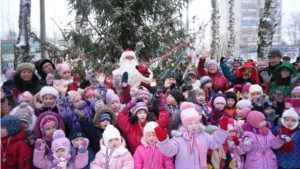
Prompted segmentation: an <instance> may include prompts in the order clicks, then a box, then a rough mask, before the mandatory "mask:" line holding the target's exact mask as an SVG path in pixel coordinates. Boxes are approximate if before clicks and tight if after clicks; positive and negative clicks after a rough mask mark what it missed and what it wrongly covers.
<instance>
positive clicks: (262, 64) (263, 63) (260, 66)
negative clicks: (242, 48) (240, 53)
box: [257, 60, 267, 71]
mask: <svg viewBox="0 0 300 169" xmlns="http://www.w3.org/2000/svg"><path fill="white" fill-rule="evenodd" d="M266 67H267V62H266V61H265V60H260V61H258V62H257V70H258V71H262V70H263V69H264V68H266Z"/></svg>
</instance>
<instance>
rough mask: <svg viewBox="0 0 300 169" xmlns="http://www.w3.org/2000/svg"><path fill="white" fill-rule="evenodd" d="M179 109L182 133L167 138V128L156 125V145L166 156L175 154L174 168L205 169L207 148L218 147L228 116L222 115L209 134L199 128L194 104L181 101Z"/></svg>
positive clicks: (222, 137) (225, 136)
mask: <svg viewBox="0 0 300 169" xmlns="http://www.w3.org/2000/svg"><path fill="white" fill-rule="evenodd" d="M180 109H181V114H180V117H181V121H182V124H183V127H181V129H180V131H181V132H182V135H181V136H176V137H173V138H172V139H169V138H168V135H167V129H162V128H161V127H160V126H158V127H156V128H155V129H154V131H155V134H156V136H157V139H158V142H157V146H158V147H159V149H160V151H161V152H162V153H163V154H164V155H166V156H168V157H172V156H175V155H176V161H175V168H189V169H196V168H197V169H199V168H201V169H206V168H207V164H206V155H207V151H208V149H216V148H218V147H220V146H221V145H222V144H223V143H224V142H225V140H226V138H227V136H228V132H227V125H228V118H227V117H223V118H222V120H221V122H220V128H219V129H218V130H217V132H216V133H215V134H214V135H209V134H207V133H205V132H204V131H202V130H201V129H200V128H199V115H198V113H197V111H196V110H195V106H194V104H192V103H190V102H183V103H182V104H181V106H180Z"/></svg>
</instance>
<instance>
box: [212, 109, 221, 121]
mask: <svg viewBox="0 0 300 169" xmlns="http://www.w3.org/2000/svg"><path fill="white" fill-rule="evenodd" d="M220 113H221V111H220V109H218V108H215V109H214V110H213V119H219V118H220V117H221V115H220Z"/></svg>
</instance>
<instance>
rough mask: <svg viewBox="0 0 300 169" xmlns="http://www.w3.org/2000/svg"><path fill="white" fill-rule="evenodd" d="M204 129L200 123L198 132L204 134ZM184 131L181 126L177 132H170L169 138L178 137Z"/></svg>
mask: <svg viewBox="0 0 300 169" xmlns="http://www.w3.org/2000/svg"><path fill="white" fill-rule="evenodd" d="M205 128H206V127H205V126H204V125H203V124H202V123H200V125H199V130H198V132H204V131H205ZM186 131H187V130H186V129H185V128H184V127H182V126H181V127H180V128H179V129H178V130H172V131H171V136H172V137H180V136H182V134H183V133H184V132H186Z"/></svg>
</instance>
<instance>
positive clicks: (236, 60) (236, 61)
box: [233, 57, 243, 71]
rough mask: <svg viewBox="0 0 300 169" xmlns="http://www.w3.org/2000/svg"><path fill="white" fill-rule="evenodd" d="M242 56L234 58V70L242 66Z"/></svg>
mask: <svg viewBox="0 0 300 169" xmlns="http://www.w3.org/2000/svg"><path fill="white" fill-rule="evenodd" d="M242 61H243V60H242V58H240V57H236V58H234V59H233V71H236V70H238V69H239V68H240V67H241V66H242Z"/></svg>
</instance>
